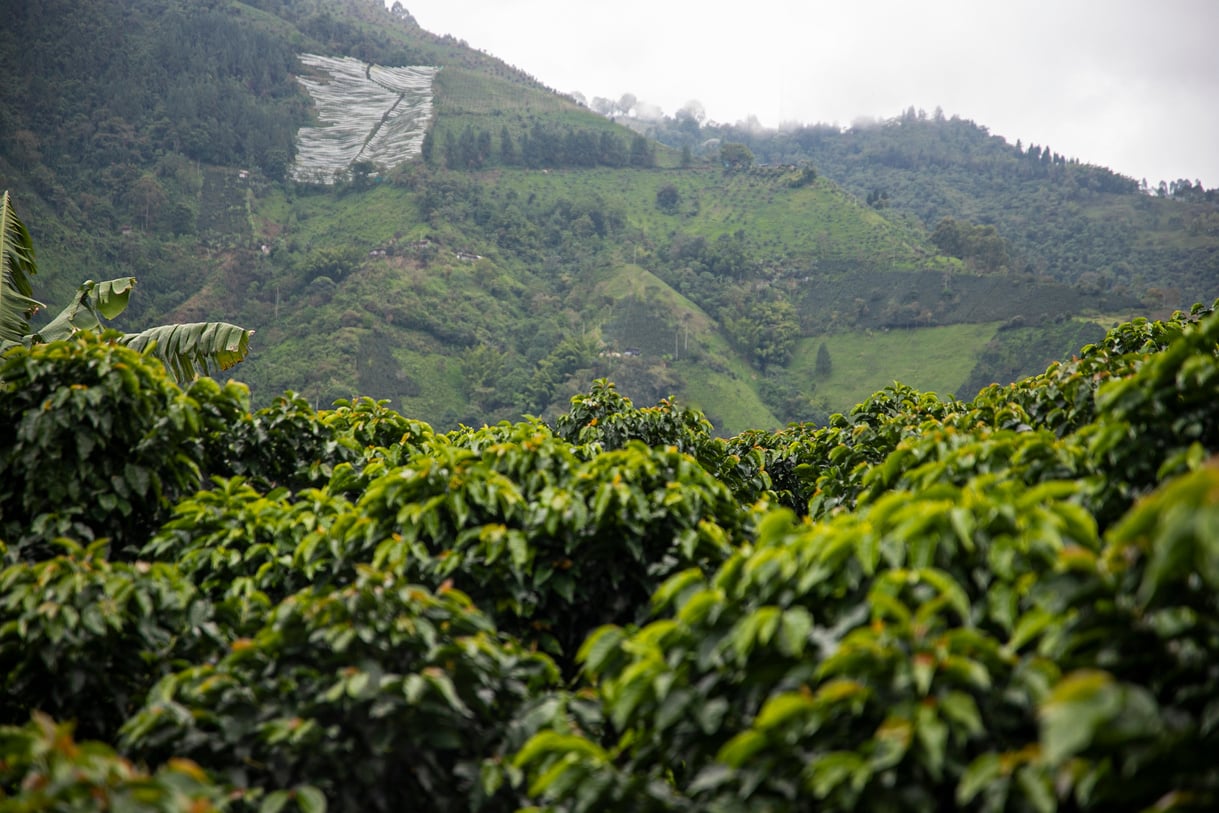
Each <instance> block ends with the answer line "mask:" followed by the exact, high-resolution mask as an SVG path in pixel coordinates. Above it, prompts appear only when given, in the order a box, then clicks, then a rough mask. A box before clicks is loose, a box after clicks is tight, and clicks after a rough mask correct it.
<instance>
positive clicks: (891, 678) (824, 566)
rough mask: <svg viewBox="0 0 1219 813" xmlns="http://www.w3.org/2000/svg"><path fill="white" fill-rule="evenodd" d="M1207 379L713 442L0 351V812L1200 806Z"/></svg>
mask: <svg viewBox="0 0 1219 813" xmlns="http://www.w3.org/2000/svg"><path fill="white" fill-rule="evenodd" d="M1217 352H1219V315H1217V314H1216V313H1214V311H1213V310H1207V309H1203V308H1195V310H1194V312H1193V313H1192V314H1189V315H1186V314H1177V315H1176V316H1174V317H1173V318H1172V319H1170V320H1167V321H1163V322H1148V321H1136V322H1132V323H1128V324H1124V325H1121V326H1119V327H1117V328H1115V329H1113V330H1112V331H1110V332H1109V333H1108V334H1107V335H1106V337H1105V338H1104V339H1103V340H1102V341H1100V342H1098V343H1096V344H1095V345H1089V346H1087V347H1084V348H1083V349H1082V350H1081V352H1080V354H1079V356H1078V358H1076V359H1074V360H1072V361H1070V362H1067V363H1059V364H1054V365H1053V366H1051V367H1050V368H1049V369H1048V370H1047V371H1046V372H1045V373H1044V374H1042V375H1039V376H1035V377H1032V378H1028V379H1025V380H1023V381H1021V382H1019V383H1017V384H1014V385H1010V386H1005V387H999V386H991V387H988V388H986V389H984V390H983V391H982V392H981V393H980V394H979V395H978V396H977V398H976V399H975V400H973V401H972V402H968V403H966V402H960V401H954V400H940V399H938V398H937V397H935V396H933V395H924V394H920V393H918V392H916V391H913V390H911V389H909V388H906V387H902V386H900V385H898V386H894V387H892V388H890V389H887V390H884V391H881V392H878V393H876V394H875V395H873V396H872V397H871V398H869V399H867V400H866V401H864V402H863V403H861V404H860V405H858V406H857V407H856V408H855V409H854V410H852V411H851V413H850V414H848V415H835V416H833V417H832V418H831V419H830V421H829V422H828V424H827V425H825V426H813V425H792V426H790V427H788V428H787V429H785V430H782V431H779V432H774V433H769V432H761V431H752V432H746V433H744V434H742V435H739V436H737V437H735V438H732V439H729V440H722V439H717V438H714V437H712V435H711V433H710V426H709V424H708V423H707V421H706V420H705V419H704V418H703V417H702V416H701V415H700V414H699V413H697V412H694V411H690V410H686V409H683V408H681V407H679V406H677V405H675V404H674V403H672V402H668V401H664V402H661V403H659V404H658V405H656V406H655V407H650V408H637V407H635V406H634V405H632V404H631V403H630V401H628V400H627V399H625V398H623V397H621V396H620V395H619V394H618V393H617V392H616V390H615V389H614V387H613V386H612V385H610V384H608V383H607V382H604V381H602V382H598V383H597V384H596V385H594V386H593V388H592V389H591V390H590V391H589V392H587V393H585V394H583V395H579V396H577V397H575V398H573V399H572V404H571V408H570V410H569V411H568V412H567V413H566V414H565V415H561V416H559V417H558V418H557V419H556V420H555V421H554V422H553V423H552V424H546V423H543V422H541V421H536V420H534V421H525V422H520V423H516V424H509V423H501V424H498V425H495V426H487V427H483V428H480V429H470V428H461V429H459V430H456V431H453V432H449V433H447V434H438V433H436V432H434V431H433V430H432V429H431V428H430V427H429V426H427V425H426V424H423V423H420V422H418V421H413V420H411V419H408V418H406V417H403V416H401V415H399V414H397V413H395V412H393V411H391V410H389V409H387V408H386V407H385V406H384V405H383V404H379V403H376V402H373V401H370V400H357V401H351V402H339V403H338V404H336V406H335V408H334V409H332V410H327V411H322V412H315V411H314V410H312V409H311V408H309V406H308V405H307V404H306V403H305V402H304V401H303V400H302V399H300V398H298V397H295V396H292V395H291V394H289V395H285V396H284V397H282V398H281V399H279V400H278V401H277V402H276V403H275V404H273V405H272V406H269V407H266V408H263V409H259V410H257V411H251V409H250V407H249V398H248V392H247V391H246V390H245V388H244V387H243V386H242V385H240V384H236V383H227V384H224V385H221V384H218V383H216V382H215V381H212V380H210V379H206V378H205V379H200V380H197V381H195V382H194V383H193V384H191V385H190V386H189V387H188V388H187V389H185V390H182V389H180V388H179V387H178V386H177V385H176V384H174V383H173V382H172V381H171V380H170V379H169V378H168V377H167V375H166V373H165V372H164V369H163V368H162V367H161V366H160V365H159V364H158V363H157V362H156V361H155V360H153V359H151V358H149V357H147V356H144V355H140V354H139V353H137V352H135V351H134V350H132V349H131V348H128V347H124V346H122V345H121V344H120V343H118V342H116V341H114V336H102V337H95V336H93V335H91V334H88V333H81V334H78V335H76V336H74V337H73V338H72V339H70V340H68V341H62V342H50V343H46V344H38V345H34V346H31V347H18V348H15V349H13V350H10V351H9V352H8V353H7V354H6V355H4V357H3V359H2V361H0V410H2V411H3V414H5V415H6V416H10V420H9V421H8V423H7V425H8V430H7V431H5V432H4V433H2V434H0V483H3V486H2V488H0V538H2V539H3V540H4V547H3V556H4V564H5V567H4V570H3V572H2V573H0V675H2V676H3V677H2V678H0V679H2V680H3V686H2V690H0V724H2V725H3V726H4V727H3V728H0V810H14V811H16V810H22V811H26V810H50V809H57V810H58V809H74V810H75V809H81V810H84V809H97V810H101V809H115V810H120V809H121V810H159V811H167V810H192V811H202V810H219V809H228V810H246V809H258V810H261V811H265V812H266V813H273V812H274V811H278V810H285V809H287V810H291V809H298V810H302V811H320V810H323V809H330V810H340V811H346V810H352V811H354V810H404V809H411V810H438V811H455V810H491V811H498V810H514V809H517V808H519V807H523V806H529V805H535V806H538V809H545V810H556V811H558V810H562V811H585V810H598V811H600V810H622V811H641V810H658V811H659V810H665V811H686V810H715V811H737V810H741V811H744V810H751V811H753V810H767V811H787V810H792V811H794V810H806V809H817V810H861V811H862V810H941V809H969V810H987V811H1000V810H1012V811H1024V810H1031V811H1055V810H1106V811H1107V810H1147V809H1154V810H1191V809H1192V810H1211V809H1214V808H1215V806H1216V805H1217V804H1219V768H1217V767H1216V764H1215V762H1214V760H1213V758H1212V755H1213V754H1215V753H1219V725H1216V722H1217V721H1219V690H1217V688H1219V599H1217V597H1219V465H1216V462H1215V460H1216V458H1215V457H1214V455H1215V453H1216V452H1219V409H1216V407H1215V405H1216V404H1219V360H1217ZM73 726H74V728H73Z"/></svg>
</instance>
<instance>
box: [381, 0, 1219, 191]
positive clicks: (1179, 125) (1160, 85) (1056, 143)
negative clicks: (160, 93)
mask: <svg viewBox="0 0 1219 813" xmlns="http://www.w3.org/2000/svg"><path fill="white" fill-rule="evenodd" d="M387 2H388V0H387ZM402 2H403V5H404V6H406V8H407V10H408V11H410V12H411V14H413V15H414V17H415V19H416V20H418V22H419V24H420V25H422V26H423V27H424V28H425V29H427V30H429V31H432V32H434V33H437V34H452V35H453V36H455V37H457V38H458V39H463V40H465V41H466V42H467V43H469V44H470V45H471V46H473V47H475V48H479V49H482V50H484V51H487V52H489V53H491V54H493V55H495V56H497V57H499V58H501V59H503V60H504V61H506V62H508V63H509V64H512V65H515V66H517V67H519V68H521V69H523V70H525V71H527V72H528V73H530V74H532V75H533V76H535V77H537V78H538V79H539V80H541V81H542V82H544V83H546V84H547V85H549V86H550V87H553V88H555V89H557V90H560V91H563V92H573V91H580V92H581V93H583V94H584V95H585V96H586V97H588V98H589V99H590V100H591V99H592V98H593V97H594V96H604V97H607V98H611V99H617V98H619V97H620V96H621V95H622V94H624V93H628V92H629V93H633V94H635V95H636V96H637V97H638V98H639V100H640V101H641V102H649V103H652V104H655V105H659V106H660V107H661V108H662V109H663V110H664V111H665V112H666V113H667V114H669V115H672V114H673V113H675V112H676V111H677V110H678V109H679V108H680V107H681V106H682V105H684V104H685V103H686V102H687V101H689V100H691V99H697V100H698V101H700V102H701V103H702V104H703V106H704V107H705V108H706V111H707V116H708V118H709V119H713V120H716V121H720V122H736V121H740V120H744V119H745V118H746V117H747V116H749V115H751V114H753V115H756V116H757V117H758V119H759V120H760V121H761V122H762V123H763V124H764V125H767V126H770V127H773V126H776V125H778V124H779V123H780V122H783V121H799V122H803V123H809V124H811V123H817V122H823V123H831V124H833V123H837V124H841V125H848V124H850V123H851V122H852V121H854V120H855V119H857V118H860V117H876V118H890V117H893V116H896V115H898V114H900V113H901V111H903V110H904V109H906V108H907V107H909V106H911V105H913V106H914V107H916V108H923V109H925V110H926V111H927V112H928V114H930V113H931V112H932V111H933V110H934V109H935V108H936V106H939V107H942V108H943V110H944V112H945V114H946V115H948V116H952V115H959V116H961V117H962V118H967V119H973V120H974V121H975V122H977V123H978V124H980V125H983V126H985V127H988V128H989V129H990V131H991V132H992V133H994V134H997V135H1002V136H1004V137H1006V138H1007V140H1008V141H1010V142H1013V143H1014V142H1015V141H1016V139H1018V138H1019V139H1022V140H1023V141H1024V143H1025V144H1026V145H1027V144H1030V143H1036V144H1040V145H1042V146H1049V147H1051V148H1052V149H1053V150H1054V151H1055V152H1059V153H1062V154H1063V155H1065V156H1067V157H1069V158H1079V159H1080V160H1082V161H1085V162H1088V163H1094V164H1101V165H1103V166H1108V167H1110V168H1112V169H1114V170H1116V171H1118V172H1121V173H1122V174H1124V175H1129V176H1132V177H1134V178H1136V179H1137V178H1144V177H1145V178H1147V180H1148V182H1149V183H1150V184H1151V185H1152V186H1155V184H1156V183H1157V182H1158V181H1160V180H1168V181H1171V180H1175V179H1177V178H1189V179H1191V180H1194V179H1201V180H1202V182H1203V183H1204V184H1205V186H1206V187H1207V188H1208V189H1209V188H1213V187H1219V0H1007V2H1003V3H999V2H993V1H992V0H833V2H827V1H826V0H805V1H804V2H797V0H732V1H731V2H728V0H704V2H699V3H695V2H688V1H687V0H668V1H666V0H647V1H646V2H645V0H615V2H613V3H609V2H588V0H402ZM390 4H392V3H390Z"/></svg>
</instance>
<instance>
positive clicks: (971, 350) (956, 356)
mask: <svg viewBox="0 0 1219 813" xmlns="http://www.w3.org/2000/svg"><path fill="white" fill-rule="evenodd" d="M998 328H999V323H997V322H991V323H987V324H976V325H950V326H948V327H931V328H917V329H912V330H889V331H858V332H848V333H836V334H830V335H827V336H811V337H808V338H805V339H802V340H801V341H800V343H799V345H798V346H797V350H796V353H795V355H794V357H793V358H792V361H791V363H790V364H789V365H788V367H787V374H788V375H789V376H790V377H791V381H792V383H793V384H795V385H796V386H799V387H806V386H807V385H808V384H809V382H812V383H814V384H815V385H816V390H815V392H814V398H815V399H816V400H817V401H821V402H824V403H825V405H826V406H828V407H829V409H830V410H831V411H834V412H839V411H843V410H846V409H848V408H850V407H851V406H853V405H855V404H857V403H859V402H860V401H862V400H863V399H864V398H866V397H867V396H869V395H871V394H872V393H874V392H876V391H877V390H879V389H883V388H884V387H887V386H889V385H890V384H892V383H893V382H894V381H899V382H901V383H903V384H907V385H909V386H911V387H915V388H916V389H919V390H923V391H926V392H935V393H938V394H939V395H942V396H946V395H949V394H955V392H956V390H957V389H958V388H959V387H960V386H961V384H962V383H964V381H965V379H966V378H968V377H969V373H970V371H971V370H972V369H973V367H974V364H975V363H976V362H977V355H978V353H979V351H981V349H982V348H983V347H985V345H986V343H987V342H988V341H990V339H991V337H993V336H994V335H995V331H997V330H998ZM822 342H825V345H826V349H828V350H829V353H830V360H831V363H832V368H833V369H832V372H831V373H830V375H829V377H828V378H823V377H819V376H818V375H817V373H816V371H815V370H816V363H817V348H818V347H820V345H821V343H822Z"/></svg>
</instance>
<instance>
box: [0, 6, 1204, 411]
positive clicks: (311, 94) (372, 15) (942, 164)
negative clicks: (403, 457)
mask: <svg viewBox="0 0 1219 813" xmlns="http://www.w3.org/2000/svg"><path fill="white" fill-rule="evenodd" d="M0 68H2V69H3V70H4V71H5V73H6V76H9V77H11V83H10V84H8V85H7V86H6V91H5V93H4V95H3V97H0V132H2V133H4V134H5V135H4V137H2V138H0V188H2V189H5V190H9V191H11V192H12V197H13V200H14V201H15V202H16V205H17V207H18V209H19V210H20V212H21V216H22V217H23V218H24V219H25V220H26V221H27V222H28V223H29V225H30V228H31V230H32V232H33V236H34V241H35V244H36V245H37V247H38V259H39V268H40V273H39V276H38V278H37V285H38V294H39V297H40V298H41V299H43V300H45V301H50V302H60V301H66V300H68V299H69V298H70V297H71V296H72V292H73V290H74V289H75V287H76V285H77V284H79V283H80V282H81V281H82V280H84V279H90V278H92V279H104V278H114V277H135V278H136V279H137V280H138V283H137V288H136V294H135V296H133V297H132V300H131V306H130V308H129V309H128V311H127V312H126V313H125V314H124V315H123V317H121V319H120V320H119V321H118V323H117V324H118V326H119V327H122V328H128V327H130V326H132V325H139V324H148V323H157V322H175V321H188V322H206V321H215V320H225V321H232V322H235V323H239V324H241V325H242V326H243V327H246V328H249V329H253V330H255V331H256V338H255V340H254V342H253V344H252V350H251V353H250V356H249V358H248V359H247V361H246V362H245V363H244V366H243V368H242V374H241V375H242V378H243V379H244V380H246V381H248V382H249V383H250V385H251V386H252V391H253V396H254V399H255V403H256V404H259V405H266V404H268V403H270V402H271V400H272V399H273V398H275V397H276V395H277V394H278V393H280V392H282V391H284V390H287V389H291V390H293V391H296V392H300V393H302V394H303V397H305V398H306V399H307V400H308V401H309V402H310V403H311V404H312V405H314V406H316V407H324V406H326V405H327V404H329V403H331V402H332V401H333V400H334V399H336V398H352V397H355V396H358V395H365V396H371V397H374V398H388V399H392V402H393V404H394V406H395V408H397V409H400V410H401V411H403V412H404V413H409V414H411V415H413V416H416V417H419V418H421V419H425V420H428V421H430V422H432V423H434V424H436V425H438V426H446V427H451V426H455V425H458V424H461V423H464V424H469V425H477V424H480V423H483V422H489V423H494V422H496V421H499V420H516V419H518V418H519V417H520V416H521V415H524V414H533V415H539V416H543V417H547V418H553V417H554V416H556V415H558V414H560V413H562V412H563V411H564V410H565V409H566V404H567V402H568V399H569V398H570V396H571V395H573V394H574V393H577V392H581V391H584V390H586V389H587V387H588V385H589V383H590V382H591V381H592V380H594V379H595V378H597V377H610V378H612V379H613V380H615V381H616V382H618V385H619V386H620V387H621V389H622V391H623V392H625V393H628V394H629V395H630V396H632V397H634V398H637V399H639V400H641V401H642V402H646V403H650V402H653V401H655V400H657V399H660V398H663V397H666V396H668V395H671V394H676V395H678V396H680V397H682V398H683V399H685V400H686V401H687V402H689V403H691V404H693V405H695V406H697V407H699V408H701V409H703V410H704V411H705V414H706V415H707V416H708V417H709V418H710V419H711V420H712V421H713V423H714V425H715V426H716V431H717V432H720V433H722V434H725V435H730V434H735V433H739V432H741V431H743V430H745V429H747V428H753V427H769V428H773V427H777V426H781V425H783V424H784V423H786V422H788V421H805V420H818V421H824V420H826V418H827V417H828V416H829V415H830V414H831V413H832V412H834V411H839V410H843V409H846V408H848V407H849V406H850V405H851V404H853V403H855V402H857V401H859V400H860V399H862V398H864V397H866V396H867V395H868V394H869V393H870V392H872V391H874V390H876V389H878V388H880V387H883V386H885V385H887V384H890V383H892V382H894V381H896V380H900V381H904V382H906V383H909V384H912V385H916V386H919V387H921V388H925V389H933V390H935V391H937V392H939V393H941V394H943V395H948V394H952V393H955V394H958V395H962V396H966V397H967V396H969V395H972V394H973V393H975V392H977V390H978V389H979V388H980V387H982V386H984V385H985V384H988V383H991V382H1008V381H1012V380H1014V379H1016V378H1018V377H1020V376H1022V375H1028V374H1030V373H1032V372H1035V371H1036V370H1038V369H1042V368H1044V366H1045V364H1047V363H1048V362H1049V361H1051V360H1053V359H1056V358H1065V357H1067V356H1068V355H1069V354H1070V353H1072V352H1073V351H1074V350H1075V349H1076V348H1077V347H1078V346H1079V345H1080V343H1081V342H1083V341H1094V340H1096V339H1097V338H1099V336H1100V335H1101V334H1102V333H1103V331H1104V330H1105V329H1107V328H1109V327H1111V326H1112V325H1114V324H1115V323H1117V322H1119V321H1122V320H1125V319H1128V318H1130V317H1132V316H1135V315H1138V314H1143V313H1157V314H1159V315H1166V314H1167V313H1168V312H1169V311H1170V310H1171V308H1172V307H1174V306H1178V305H1188V304H1190V303H1192V302H1194V301H1210V300H1211V299H1212V298H1213V296H1214V293H1215V288H1216V278H1217V276H1219V274H1217V263H1216V255H1215V250H1216V246H1219V234H1215V233H1214V230H1213V229H1212V228H1211V226H1212V225H1213V224H1212V222H1211V221H1212V220H1213V219H1214V218H1213V215H1214V211H1215V208H1214V207H1215V205H1214V204H1213V203H1212V202H1208V201H1207V200H1206V197H1207V193H1205V192H1204V191H1202V190H1195V189H1194V187H1192V186H1190V187H1189V189H1188V190H1185V189H1184V187H1183V186H1181V185H1179V184H1174V186H1173V189H1172V190H1169V191H1168V192H1166V193H1165V197H1164V198H1162V199H1161V198H1158V197H1156V196H1154V195H1145V194H1141V193H1139V192H1138V191H1137V190H1136V189H1134V185H1133V182H1131V181H1130V180H1129V179H1124V178H1121V177H1120V176H1117V175H1114V174H1113V173H1112V172H1109V171H1108V170H1104V169H1101V168H1096V167H1088V166H1086V165H1082V164H1078V163H1076V162H1073V161H1067V160H1064V159H1062V158H1061V156H1058V157H1055V156H1054V154H1053V153H1052V151H1046V150H1044V149H1042V148H1038V149H1037V150H1034V149H1033V148H1032V147H1030V148H1028V149H1024V148H1023V147H1021V148H1020V149H1017V148H1015V147H1012V146H1008V145H1005V144H1003V143H1002V142H1001V140H1000V139H995V138H992V137H990V136H988V135H987V134H986V132H985V130H984V129H983V128H980V127H977V126H975V125H973V124H972V123H968V122H960V121H955V120H948V121H942V120H939V119H938V118H934V117H933V118H932V119H927V118H926V117H921V116H918V115H917V114H913V113H911V114H909V115H907V116H903V117H902V118H901V119H900V120H895V121H894V122H889V123H886V124H885V125H884V126H878V127H875V128H868V129H862V128H861V129H856V130H851V131H848V132H839V131H837V130H834V131H833V132H830V131H829V130H827V129H825V128H817V127H808V128H804V129H801V130H798V131H792V132H783V133H773V132H772V133H759V132H754V131H752V130H746V129H743V128H732V127H717V128H711V127H709V126H707V125H703V126H701V127H700V125H699V124H698V123H697V122H693V123H692V124H693V126H691V122H688V121H682V122H669V123H668V124H667V125H664V126H660V127H659V128H658V129H656V130H654V131H650V132H649V133H648V135H645V134H641V133H640V132H638V131H637V130H638V125H639V122H636V121H633V120H631V121H628V122H626V123H629V124H631V125H632V126H633V127H635V129H631V128H628V127H625V126H623V123H622V122H612V121H610V120H607V119H606V118H605V117H603V116H600V115H597V114H595V113H593V112H592V111H590V110H589V109H587V108H585V107H583V106H582V105H580V104H578V103H577V102H576V101H575V100H573V99H572V98H569V97H566V96H562V95H559V94H556V93H553V92H552V91H550V90H548V89H547V88H545V87H544V86H543V85H542V84H541V83H540V82H538V81H537V80H535V79H533V78H531V77H529V76H527V75H525V74H523V73H522V72H521V71H519V70H516V69H514V68H512V67H511V66H508V65H505V64H504V63H502V62H501V61H499V60H497V59H495V57H494V56H492V55H488V54H484V53H481V52H478V51H475V50H473V49H470V48H468V47H466V45H465V44H464V43H462V42H460V41H458V40H455V39H453V38H452V37H437V36H435V35H432V34H430V33H428V32H426V31H423V30H422V29H421V28H419V26H418V25H417V24H416V23H415V21H414V20H413V19H412V18H411V16H410V14H409V12H408V11H407V10H406V9H402V8H401V7H398V8H397V9H395V10H393V11H388V10H386V9H385V8H384V6H383V4H382V3H381V2H380V1H379V0H257V1H255V0H251V1H250V2H237V0H215V2H207V3H196V2H186V0H133V1H132V2H122V3H120V2H117V0H85V1H84V2H71V3H68V2H61V1H60V0H51V1H50V2H45V3H38V4H19V6H18V7H17V8H15V9H14V10H13V13H12V14H11V15H10V17H9V18H8V19H6V25H5V26H4V29H3V30H2V31H0ZM340 68H341V70H340ZM335 71H338V72H337V73H335ZM340 75H341V76H342V77H345V78H342V79H340V78H339V77H340ZM310 88H312V90H310ZM410 94H415V95H411V97H410V99H407V95H410ZM348 105H350V107H348ZM357 113H358V115H357ZM339 122H347V125H350V126H351V127H353V128H354V129H350V131H347V130H343V128H342V127H340V129H339V130H334V127H335V125H336V123H339ZM352 122H355V123H356V124H352ZM347 125H344V126H347ZM357 125H358V126H357ZM399 136H400V137H401V140H399V141H395V140H394V139H396V138H399ZM649 136H656V137H658V138H660V141H656V140H653V139H652V138H651V137H649ZM365 140H367V144H365ZM383 142H384V143H383ZM302 145H304V147H303V151H302ZM364 147H368V150H367V151H366V152H365V151H364ZM302 155H304V157H305V160H304V164H301V163H299V162H300V160H301V157H302ZM1046 156H1048V158H1046ZM315 159H317V160H320V163H319V162H316V160H315ZM321 159H324V160H321ZM302 166H312V167H313V169H308V170H302V169H301V167H302ZM1187 197H1188V198H1191V199H1192V198H1199V199H1198V200H1197V201H1192V202H1188V201H1186V200H1185V198H1187Z"/></svg>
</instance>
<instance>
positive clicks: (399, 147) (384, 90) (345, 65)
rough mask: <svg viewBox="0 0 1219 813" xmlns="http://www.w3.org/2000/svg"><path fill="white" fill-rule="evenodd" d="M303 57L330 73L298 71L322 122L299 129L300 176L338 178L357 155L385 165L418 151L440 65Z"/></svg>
mask: <svg viewBox="0 0 1219 813" xmlns="http://www.w3.org/2000/svg"><path fill="white" fill-rule="evenodd" d="M300 60H301V63H302V64H303V65H305V67H307V68H310V69H312V70H314V71H315V72H319V73H322V74H325V77H326V78H324V79H314V78H309V77H298V80H299V81H300V83H301V84H302V85H304V87H305V89H306V90H308V91H309V95H310V96H312V97H313V101H314V104H316V105H317V111H318V118H319V119H320V120H321V123H322V124H321V126H320V127H302V128H301V129H300V132H298V133H297V134H296V163H295V164H293V166H292V172H291V174H292V177H293V178H294V179H295V180H298V181H309V182H313V183H327V184H329V183H334V182H335V180H336V179H337V178H339V177H342V176H343V175H344V174H345V173H346V172H347V171H348V169H349V168H350V167H351V165H352V164H353V163H355V162H356V161H371V162H373V163H374V164H376V165H377V166H378V167H379V168H381V169H386V168H389V167H392V166H394V165H396V164H400V163H402V162H403V161H407V160H409V159H411V158H414V157H416V156H418V155H419V153H420V150H421V149H422V146H423V136H424V134H425V133H426V132H427V128H428V124H429V123H430V122H431V119H432V80H433V79H434V78H435V76H436V72H437V71H439V70H440V69H439V68H434V67H430V66H411V67H405V68H383V67H381V66H379V65H367V64H365V63H364V62H361V61H360V60H358V59H353V58H351V57H330V56H320V55H318V54H301V57H300Z"/></svg>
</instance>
